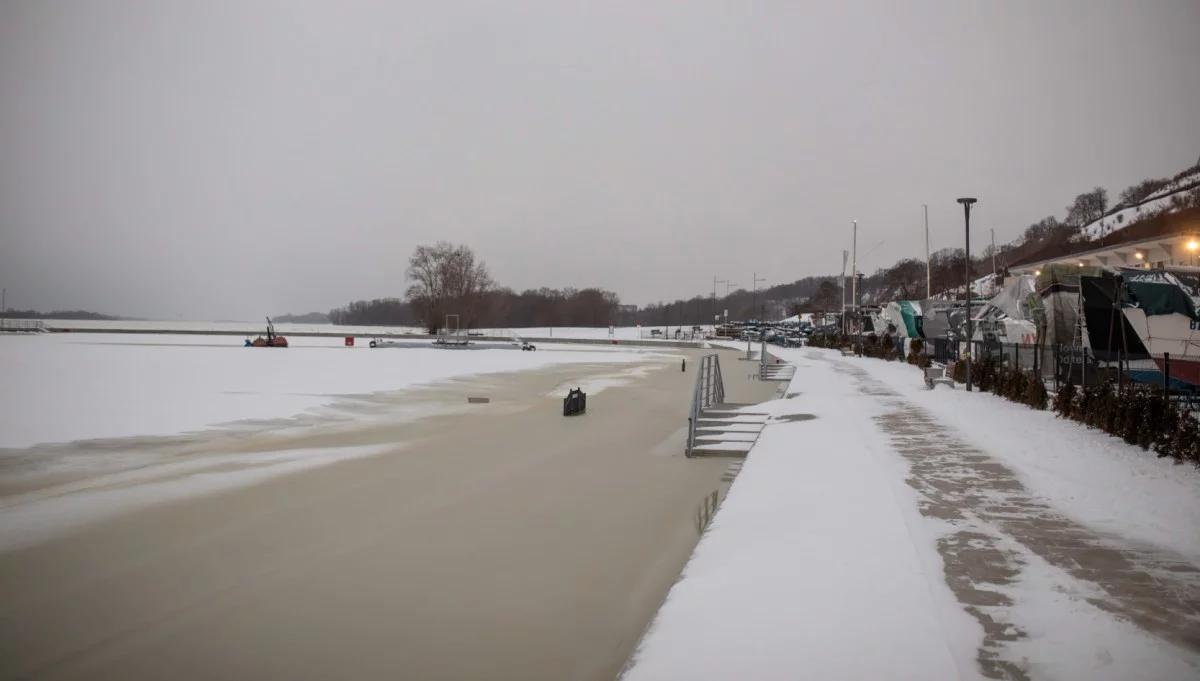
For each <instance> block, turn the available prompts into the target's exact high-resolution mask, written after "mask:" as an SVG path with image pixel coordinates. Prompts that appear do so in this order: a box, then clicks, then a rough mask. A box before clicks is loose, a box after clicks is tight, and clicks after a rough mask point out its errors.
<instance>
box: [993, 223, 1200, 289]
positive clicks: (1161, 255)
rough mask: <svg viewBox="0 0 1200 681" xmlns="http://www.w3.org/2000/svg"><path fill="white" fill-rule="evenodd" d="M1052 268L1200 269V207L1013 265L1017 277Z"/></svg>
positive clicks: (1060, 246) (1053, 248)
mask: <svg viewBox="0 0 1200 681" xmlns="http://www.w3.org/2000/svg"><path fill="white" fill-rule="evenodd" d="M1050 265H1077V266H1079V267H1087V266H1100V267H1141V268H1145V269H1163V268H1177V267H1200V208H1188V209H1185V210H1181V211H1177V212H1174V213H1168V214H1165V215H1160V216H1157V217H1154V218H1151V219H1149V220H1145V221H1142V222H1138V223H1135V224H1132V225H1130V226H1128V227H1126V228H1124V229H1119V230H1116V231H1114V232H1112V233H1111V234H1109V235H1107V236H1105V237H1103V238H1100V239H1096V240H1094V241H1084V242H1079V243H1067V244H1056V245H1053V246H1050V247H1047V248H1046V249H1043V250H1042V251H1040V252H1037V253H1033V254H1030V255H1029V256H1027V257H1025V258H1022V259H1020V260H1018V261H1017V262H1014V263H1011V264H1010V265H1009V266H1008V269H1009V271H1010V272H1011V273H1013V274H1037V273H1038V272H1040V271H1041V270H1042V269H1044V268H1046V267H1049V266H1050Z"/></svg>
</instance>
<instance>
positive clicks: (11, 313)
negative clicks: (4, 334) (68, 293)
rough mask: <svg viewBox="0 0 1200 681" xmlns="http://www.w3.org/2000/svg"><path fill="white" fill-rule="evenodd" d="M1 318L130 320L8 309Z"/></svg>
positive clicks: (74, 312)
mask: <svg viewBox="0 0 1200 681" xmlns="http://www.w3.org/2000/svg"><path fill="white" fill-rule="evenodd" d="M0 317H3V318H5V319H89V320H90V319H95V320H101V321H114V320H120V319H128V317H115V316H113V315H107V314H100V313H99V312H88V311H87V310H55V311H53V312H38V311H37V310H13V309H8V310H4V311H0Z"/></svg>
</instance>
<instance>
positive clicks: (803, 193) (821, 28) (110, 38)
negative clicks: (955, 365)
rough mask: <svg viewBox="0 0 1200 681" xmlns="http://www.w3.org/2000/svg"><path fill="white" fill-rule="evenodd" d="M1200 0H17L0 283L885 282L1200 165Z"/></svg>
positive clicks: (38, 295)
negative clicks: (966, 218)
mask: <svg viewBox="0 0 1200 681" xmlns="http://www.w3.org/2000/svg"><path fill="white" fill-rule="evenodd" d="M1197 36H1200V2H1197V1H1196V0H1178V1H1174V2H1132V1H1130V2H1101V1H1091V0H1088V1H1076V2H1003V3H1001V2H988V3H972V2H930V3H904V2H874V3H866V2H864V3H842V2H826V3H807V2H753V3H751V2H720V3H716V2H676V1H665V0H664V1H662V2H654V1H650V0H639V1H636V2H627V3H610V2H592V3H582V2H564V1H561V0H557V1H553V2H537V3H533V2H519V1H513V0H506V1H496V2H478V3H474V2H472V3H461V2H445V3H441V2H421V3H405V2H373V3H362V2H320V3H318V2H277V3H276V2H256V1H252V2H245V1H243V0H236V1H232V2H217V1H211V0H203V1H202V0H194V1H191V2H147V1H141V0H139V1H132V2H130V1H122V0H114V1H111V2H92V1H83V0H80V1H74V2H72V1H62V2H47V1H45V0H31V1H24V0H21V1H14V0H0V159H2V161H0V285H3V286H6V287H8V290H9V303H10V304H11V305H14V306H19V307H37V308H41V309H51V308H87V309H92V310H97V311H104V312H111V313H118V314H125V315H135V316H146V317H159V318H169V319H176V318H185V319H257V318H259V317H261V316H262V315H264V314H275V313H282V312H287V311H292V312H304V311H309V310H322V311H324V310H328V309H329V308H330V307H333V306H336V305H340V304H343V303H345V302H347V301H349V300H351V299H357V298H370V297H381V296H398V295H401V294H402V293H403V290H404V288H405V281H404V269H405V265H406V260H407V257H408V255H409V254H410V252H411V251H412V249H413V247H414V246H415V245H417V244H419V243H428V242H432V241H435V240H437V239H448V240H452V241H455V242H463V243H466V244H469V245H471V246H472V247H473V248H474V249H475V250H476V251H477V253H478V254H479V255H481V256H482V257H483V258H484V259H486V261H487V262H488V264H489V265H490V266H491V269H492V272H493V275H494V277H495V278H496V279H497V280H498V281H499V282H500V283H502V284H505V285H508V286H511V287H513V288H516V289H521V288H525V287H533V286H541V285H546V286H554V287H562V286H568V285H574V286H578V287H582V286H588V285H594V286H601V287H605V288H609V289H612V290H615V291H616V292H617V293H618V294H620V296H621V298H622V300H623V301H625V302H634V303H639V304H644V303H646V302H651V301H654V300H659V299H673V298H675V297H679V296H688V295H692V294H696V293H703V292H710V291H711V287H712V285H711V279H712V277H713V275H719V276H721V277H723V278H730V279H733V280H734V281H735V282H736V283H738V284H741V285H743V286H746V287H748V286H749V284H750V280H751V277H752V274H753V272H755V271H757V272H758V274H759V276H765V277H767V278H768V280H769V282H770V283H781V282H785V281H791V280H793V279H796V278H798V277H801V276H805V275H810V274H823V273H828V272H834V271H837V270H839V269H840V264H841V262H840V258H841V255H840V253H841V249H843V248H846V247H848V246H849V239H850V221H851V219H854V218H857V219H858V220H859V224H860V237H859V246H860V255H861V256H862V257H860V260H861V262H860V265H861V266H862V268H863V269H864V270H867V271H872V270H874V269H875V268H876V267H879V266H883V265H886V264H890V263H891V262H892V261H894V260H895V259H897V258H898V257H901V256H905V255H912V256H917V255H921V254H922V253H923V249H924V246H923V242H922V228H921V204H922V203H928V204H929V206H930V222H931V228H932V233H933V242H934V247H935V248H937V247H943V246H957V245H959V244H960V242H961V219H962V218H961V212H960V209H959V207H958V206H957V205H956V204H955V203H954V199H955V197H957V196H960V195H963V194H970V195H974V196H978V197H979V200H980V203H979V204H978V209H977V213H976V216H977V219H976V220H974V221H973V224H975V225H977V226H978V228H979V232H978V237H977V238H978V241H976V243H978V244H979V245H980V246H982V245H984V242H985V241H986V234H987V229H988V228H995V229H996V235H997V239H998V240H1008V239H1011V238H1014V237H1016V236H1017V235H1018V234H1019V233H1020V232H1021V231H1022V230H1023V229H1024V227H1025V226H1026V225H1028V224H1029V223H1030V222H1032V221H1035V220H1037V219H1039V218H1042V217H1044V216H1046V215H1050V214H1056V215H1058V216H1060V217H1061V216H1062V215H1063V213H1064V207H1065V206H1066V205H1067V203H1068V202H1069V201H1070V200H1071V198H1072V197H1074V195H1075V194H1077V193H1079V192H1080V191H1083V190H1086V189H1088V188H1090V187H1092V186H1094V185H1101V186H1104V187H1106V188H1107V189H1108V190H1109V192H1110V195H1111V194H1115V193H1116V192H1119V191H1120V190H1121V189H1122V188H1124V187H1125V186H1126V185H1128V184H1131V183H1133V182H1135V181H1137V180H1140V179H1142V178H1145V177H1149V176H1161V175H1168V174H1173V173H1174V172H1176V171H1177V170H1179V169H1182V168H1183V167H1186V166H1188V165H1191V164H1192V163H1195V162H1196V160H1197V158H1198V157H1200V39H1198V38H1197Z"/></svg>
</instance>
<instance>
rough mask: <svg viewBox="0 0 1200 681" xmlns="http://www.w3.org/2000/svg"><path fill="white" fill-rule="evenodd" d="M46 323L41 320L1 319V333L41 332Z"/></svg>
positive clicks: (44, 328)
mask: <svg viewBox="0 0 1200 681" xmlns="http://www.w3.org/2000/svg"><path fill="white" fill-rule="evenodd" d="M45 330H46V322H44V321H42V320H40V319H5V318H3V317H0V331H21V332H41V331H45Z"/></svg>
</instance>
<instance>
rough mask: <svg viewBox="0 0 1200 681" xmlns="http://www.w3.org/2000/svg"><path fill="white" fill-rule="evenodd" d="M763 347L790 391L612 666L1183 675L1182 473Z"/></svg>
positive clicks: (846, 367) (1191, 589) (1101, 443)
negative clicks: (641, 629) (638, 637)
mask: <svg viewBox="0 0 1200 681" xmlns="http://www.w3.org/2000/svg"><path fill="white" fill-rule="evenodd" d="M779 354H780V355H781V356H782V357H784V358H785V359H787V360H789V361H793V362H795V363H796V364H797V372H796V376H795V378H794V379H793V380H792V383H791V384H790V386H789V390H788V396H789V398H791V399H785V400H778V401H775V402H770V403H767V404H766V405H763V407H764V409H765V410H769V411H770V412H771V413H772V414H773V419H772V423H770V424H769V425H768V426H767V427H766V428H765V429H764V432H763V435H762V437H761V439H760V440H759V443H758V445H757V446H756V447H755V448H754V450H753V451H752V452H751V453H750V456H749V458H748V459H747V461H746V464H745V466H744V468H743V472H742V474H741V475H740V476H739V478H738V480H737V481H736V483H735V484H734V486H733V488H732V490H731V491H730V494H729V496H728V498H727V499H726V501H725V503H724V505H723V506H722V507H721V509H720V510H719V511H718V513H717V515H716V518H715V520H714V522H713V524H712V526H711V527H710V529H709V531H708V532H707V533H706V535H705V536H704V538H703V539H702V541H701V543H700V545H699V546H698V547H697V549H696V551H695V553H694V554H693V557H692V560H691V561H690V563H689V564H688V567H687V569H686V570H685V571H684V575H683V578H682V579H681V580H680V582H679V583H678V584H677V585H676V586H675V588H674V589H673V590H672V591H671V594H670V595H669V596H668V599H667V601H666V602H665V603H664V605H663V607H662V609H661V610H660V612H659V615H658V618H657V619H656V620H655V623H654V625H653V626H652V627H651V629H650V631H648V633H647V634H646V636H645V637H644V639H643V641H642V645H641V646H640V648H639V651H638V654H637V655H636V656H635V657H634V659H633V662H632V663H631V666H630V668H629V669H628V670H627V674H626V677H625V678H626V679H627V681H636V680H640V679H667V678H702V679H703V678H712V679H717V678H738V677H741V678H761V679H770V678H781V679H782V678H838V679H849V678H853V679H859V678H863V679H866V678H912V679H918V678H920V679H928V678H938V679H942V678H980V677H982V678H998V679H1041V678H1051V679H1077V678H1088V679H1128V678H1139V679H1182V678H1198V677H1200V568H1198V567H1197V563H1198V561H1197V560H1196V545H1195V542H1196V539H1197V537H1196V535H1197V534H1200V533H1197V532H1196V529H1195V528H1196V527H1197V521H1198V520H1200V475H1198V474H1197V472H1196V471H1195V470H1194V469H1186V468H1182V467H1178V466H1172V465H1170V464H1169V463H1166V462H1162V461H1158V460H1156V459H1154V457H1153V456H1152V455H1147V454H1144V453H1141V452H1140V450H1131V448H1129V447H1128V446H1127V445H1124V444H1123V443H1118V442H1117V441H1115V440H1114V439H1112V438H1108V437H1107V436H1105V435H1103V434H1099V433H1094V432H1090V431H1087V430H1086V429H1083V428H1081V427H1079V426H1077V424H1073V423H1068V422H1063V421H1059V420H1057V419H1054V417H1053V415H1051V414H1046V413H1036V412H1033V411H1031V410H1029V409H1027V408H1025V407H1021V406H1019V405H1012V404H1011V403H1006V402H1004V401H1003V400H1000V399H999V398H995V397H994V396H990V395H982V394H967V393H965V392H964V391H961V390H958V391H950V390H946V389H944V388H939V390H938V391H934V392H932V393H931V392H929V391H927V390H924V388H923V387H922V386H921V381H920V375H919V373H918V372H917V371H916V370H915V369H913V368H912V367H908V366H904V365H900V364H896V363H890V364H889V363H884V362H880V361H877V360H866V359H856V358H848V359H845V358H841V357H840V356H838V354H837V353H832V352H827V351H819V350H797V351H783V352H780V353H779ZM1012 407H1017V409H1013V408H1012ZM801 416H803V417H804V418H798V417H801ZM1031 439H1032V440H1033V441H1034V442H1033V449H1034V451H1033V452H1029V451H1027V450H1026V448H1024V447H1023V446H1022V445H1021V441H1022V440H1031ZM1118 444H1119V446H1118ZM1139 455H1140V456H1139ZM1098 495H1105V496H1107V502H1108V503H1107V505H1106V506H1105V507H1104V508H1101V505H1100V504H1099V503H1097V499H1096V497H1097V496H1098ZM1114 507H1115V509H1114ZM1125 511H1128V512H1125Z"/></svg>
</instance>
